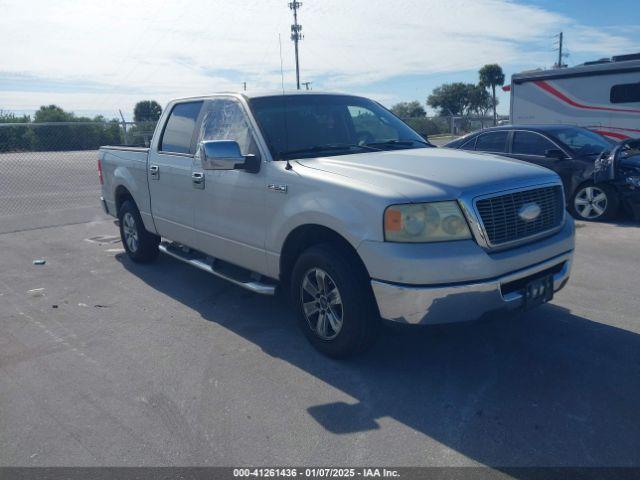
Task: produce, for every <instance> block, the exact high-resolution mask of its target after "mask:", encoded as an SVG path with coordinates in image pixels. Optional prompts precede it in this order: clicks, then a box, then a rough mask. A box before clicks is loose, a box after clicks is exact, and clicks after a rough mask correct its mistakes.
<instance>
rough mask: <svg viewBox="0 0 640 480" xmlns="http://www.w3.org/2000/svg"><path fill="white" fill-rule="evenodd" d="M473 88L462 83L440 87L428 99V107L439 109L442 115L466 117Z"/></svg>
mask: <svg viewBox="0 0 640 480" xmlns="http://www.w3.org/2000/svg"><path fill="white" fill-rule="evenodd" d="M473 87H474V85H473V84H470V83H462V82H456V83H446V84H444V85H440V86H439V87H436V88H435V89H434V90H433V92H432V93H431V95H429V98H427V105H429V106H430V107H432V108H435V109H437V110H438V111H439V113H440V115H465V114H467V110H468V108H469V92H470V91H471V89H472V88H473Z"/></svg>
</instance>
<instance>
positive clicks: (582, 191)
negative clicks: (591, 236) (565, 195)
mask: <svg viewBox="0 0 640 480" xmlns="http://www.w3.org/2000/svg"><path fill="white" fill-rule="evenodd" d="M619 208H620V198H619V197H618V193H617V192H616V190H615V188H613V187H612V186H611V185H607V184H606V183H599V184H597V185H594V184H593V183H591V182H589V183H583V184H582V185H580V186H579V187H578V188H577V189H576V191H575V192H574V193H573V196H572V197H571V203H570V204H569V209H570V211H571V215H573V217H574V218H576V219H578V220H586V221H589V222H594V221H606V220H611V219H613V218H615V216H616V214H617V213H618V209H619Z"/></svg>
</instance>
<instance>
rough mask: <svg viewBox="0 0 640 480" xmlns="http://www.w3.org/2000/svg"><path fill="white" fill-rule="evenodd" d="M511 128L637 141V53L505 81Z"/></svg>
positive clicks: (639, 130) (639, 100)
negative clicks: (572, 130) (549, 127)
mask: <svg viewBox="0 0 640 480" xmlns="http://www.w3.org/2000/svg"><path fill="white" fill-rule="evenodd" d="M503 90H505V91H511V122H512V123H513V124H518V125H523V124H571V125H576V126H580V127H586V128H589V129H591V130H593V131H595V132H597V133H600V134H601V135H605V136H607V137H609V138H611V139H613V140H617V141H620V140H626V139H628V138H638V137H640V53H636V54H632V55H619V56H614V57H612V58H610V59H608V58H605V59H601V60H597V61H594V62H586V63H584V64H582V65H578V66H575V67H571V68H557V69H552V70H533V71H527V72H522V73H517V74H515V75H513V76H512V77H511V85H508V86H505V87H504V88H503Z"/></svg>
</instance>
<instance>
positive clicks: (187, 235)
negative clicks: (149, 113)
mask: <svg viewBox="0 0 640 480" xmlns="http://www.w3.org/2000/svg"><path fill="white" fill-rule="evenodd" d="M202 103H203V102H202V101H196V102H184V103H176V104H174V105H173V106H172V107H171V112H170V113H169V116H168V119H167V121H166V123H165V126H164V129H163V131H162V132H160V135H161V136H160V139H159V140H158V144H157V148H153V149H152V150H151V151H150V153H149V165H148V169H149V171H148V178H149V193H150V195H151V212H152V214H153V220H154V222H155V225H156V229H157V231H158V233H159V234H160V235H162V236H163V237H167V238H169V239H170V240H173V241H176V242H180V243H184V244H185V245H189V246H194V234H193V228H194V225H193V211H194V190H193V188H192V179H191V170H192V163H193V157H194V153H195V136H196V135H195V126H196V124H197V121H198V117H199V115H200V111H201V109H202Z"/></svg>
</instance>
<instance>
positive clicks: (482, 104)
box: [468, 85, 493, 128]
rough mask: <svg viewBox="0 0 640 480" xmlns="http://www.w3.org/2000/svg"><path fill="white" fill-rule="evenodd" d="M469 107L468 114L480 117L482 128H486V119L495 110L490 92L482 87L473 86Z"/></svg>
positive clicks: (470, 92) (470, 91)
mask: <svg viewBox="0 0 640 480" xmlns="http://www.w3.org/2000/svg"><path fill="white" fill-rule="evenodd" d="M468 95H469V106H468V112H469V113H470V114H473V115H475V116H477V117H480V126H481V127H482V128H484V117H486V116H487V114H488V113H489V112H490V111H491V109H492V108H493V101H492V99H491V95H489V92H487V90H485V89H484V88H483V87H481V86H480V85H473V86H472V87H471V88H470V89H469V93H468Z"/></svg>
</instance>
